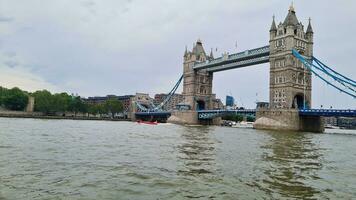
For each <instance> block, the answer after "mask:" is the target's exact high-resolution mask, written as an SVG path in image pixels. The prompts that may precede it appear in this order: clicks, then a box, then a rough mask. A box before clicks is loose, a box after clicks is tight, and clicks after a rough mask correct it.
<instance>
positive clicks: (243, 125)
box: [232, 122, 253, 128]
mask: <svg viewBox="0 0 356 200" xmlns="http://www.w3.org/2000/svg"><path fill="white" fill-rule="evenodd" d="M232 127H234V128H253V122H239V123H236V124H235V125H233V126H232Z"/></svg>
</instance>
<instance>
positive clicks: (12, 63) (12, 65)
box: [4, 60, 19, 68]
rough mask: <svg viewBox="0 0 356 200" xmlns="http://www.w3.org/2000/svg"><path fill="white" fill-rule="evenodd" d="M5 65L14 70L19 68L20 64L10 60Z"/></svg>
mask: <svg viewBox="0 0 356 200" xmlns="http://www.w3.org/2000/svg"><path fill="white" fill-rule="evenodd" d="M4 64H5V65H6V66H8V67H10V68H14V67H16V66H18V64H19V63H18V62H16V61H13V60H10V61H5V62H4Z"/></svg>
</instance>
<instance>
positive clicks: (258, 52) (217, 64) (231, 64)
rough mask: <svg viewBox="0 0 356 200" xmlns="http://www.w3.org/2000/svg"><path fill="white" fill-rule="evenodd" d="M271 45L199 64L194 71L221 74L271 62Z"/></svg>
mask: <svg viewBox="0 0 356 200" xmlns="http://www.w3.org/2000/svg"><path fill="white" fill-rule="evenodd" d="M269 53H270V47H269V45H267V46H264V47H260V48H256V49H250V50H246V51H243V52H239V53H235V54H231V55H227V54H226V55H223V56H222V57H219V58H216V59H213V60H207V61H205V62H199V63H197V64H195V65H194V67H193V69H194V70H203V69H204V70H207V71H208V72H219V71H224V70H229V69H235V68H241V67H247V66H251V65H257V64H262V63H268V62H269Z"/></svg>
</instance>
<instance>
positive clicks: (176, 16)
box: [0, 0, 356, 107]
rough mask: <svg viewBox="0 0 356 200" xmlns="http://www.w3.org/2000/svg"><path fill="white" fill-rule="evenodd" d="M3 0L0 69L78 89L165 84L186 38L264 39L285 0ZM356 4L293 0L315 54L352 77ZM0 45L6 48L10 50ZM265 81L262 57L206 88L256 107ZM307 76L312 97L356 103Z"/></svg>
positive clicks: (247, 43) (248, 42)
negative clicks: (311, 33) (310, 25)
mask: <svg viewBox="0 0 356 200" xmlns="http://www.w3.org/2000/svg"><path fill="white" fill-rule="evenodd" d="M2 2H4V3H2V5H1V7H0V13H1V15H0V16H11V17H2V18H4V19H5V20H4V23H1V20H0V39H1V41H0V48H1V50H2V51H3V53H2V54H3V55H2V56H3V57H2V58H1V59H2V60H0V61H1V70H2V71H1V74H3V73H5V71H6V73H8V74H11V76H12V77H13V78H12V79H13V80H15V78H16V73H18V74H19V77H21V79H26V76H29V77H31V78H30V80H36V81H35V82H39V83H41V84H40V86H45V85H48V87H57V88H60V89H62V90H64V91H67V92H70V93H78V94H81V95H84V96H94V95H106V94H117V95H120V94H133V93H135V92H148V93H150V94H151V95H153V94H154V93H161V92H168V91H169V90H170V89H171V87H173V85H174V82H175V81H176V80H177V79H178V78H179V76H180V74H181V73H182V59H183V58H182V56H183V52H184V47H185V46H186V45H188V47H189V48H192V43H193V42H195V41H196V40H197V39H198V38H201V39H202V40H203V43H204V47H205V49H206V51H209V50H210V49H211V48H213V49H216V48H218V52H214V54H215V56H220V55H221V53H223V52H225V51H228V52H230V53H234V52H237V51H244V50H246V49H251V48H256V47H260V46H264V45H267V44H268V40H269V32H268V30H269V27H270V24H271V21H272V15H273V14H275V15H276V20H277V21H278V22H279V21H283V20H284V17H285V16H286V14H287V9H288V7H289V4H290V2H287V1H283V0H269V1H261V0H251V1H238V0H226V1H219V0H209V1H206V0H197V1H189V0H181V1H173V0H172V1H169V0H152V1H146V0H133V1H131V0H106V1H102V0H78V1H72V0H53V1H42V0H31V1H21V2H19V1H13V0H2ZM355 4H356V3H355V2H350V1H347V0H341V1H338V2H330V3H328V4H325V3H324V1H321V0H317V1H299V0H298V1H296V2H295V7H296V11H297V15H298V18H299V20H300V21H302V22H303V23H304V24H306V23H307V19H308V17H312V19H313V21H312V22H313V28H314V31H315V46H314V53H315V55H316V56H317V57H319V58H321V59H322V60H323V61H325V62H326V63H328V64H330V65H332V66H337V70H338V71H341V72H343V73H345V74H349V76H351V77H352V76H355V74H356V72H355V68H353V67H350V66H351V63H353V60H352V56H350V55H354V54H355V53H356V52H355V51H356V50H355V49H354V48H353V47H352V44H354V43H355V39H354V37H353V33H354V32H355V31H356V28H354V27H352V26H350V25H349V23H350V22H351V21H356V14H355V12H354V9H355V6H356V5H355ZM314 8H318V9H314ZM325 13H334V14H333V15H327V14H325ZM2 18H1V17H0V19H2ZM5 21H7V22H5ZM344 27H348V28H347V29H346V28H344ZM340 38H347V39H340ZM236 42H237V44H238V47H237V48H236V47H235V44H236ZM331 47H332V48H331ZM340 49H342V50H340ZM5 52H8V53H9V52H10V54H11V52H12V54H13V55H12V56H13V58H11V55H4V54H5ZM13 52H16V53H13ZM3 71H4V72H3ZM3 76H4V75H3ZM268 81H269V66H268V65H259V66H254V67H249V68H246V69H236V70H232V71H228V72H219V73H216V74H214V87H213V90H214V92H215V93H217V95H218V97H220V98H224V97H225V95H226V94H230V93H231V94H233V95H234V96H235V97H236V98H235V99H238V100H239V99H240V100H239V101H240V102H243V103H244V105H245V106H246V107H254V102H255V101H256V99H257V100H268V95H269V94H268V88H269V86H268ZM7 82H8V83H10V82H11V80H7ZM17 82H19V80H18V81H17ZM0 84H1V83H0ZM32 84H35V83H32ZM313 84H314V85H313V87H314V88H313V92H315V93H314V97H315V98H313V99H315V101H314V100H313V103H314V104H315V105H320V104H323V105H331V104H333V105H334V107H337V106H339V107H348V106H354V107H355V106H356V105H355V103H354V102H355V101H354V100H353V99H350V100H347V101H345V100H344V99H346V98H345V97H344V96H342V95H340V94H337V92H333V91H329V92H324V93H323V92H321V91H323V88H324V87H325V86H324V85H323V84H319V82H318V80H313ZM246 85H248V87H246ZM256 93H258V95H257V96H256Z"/></svg>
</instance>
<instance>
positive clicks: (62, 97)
mask: <svg viewBox="0 0 356 200" xmlns="http://www.w3.org/2000/svg"><path fill="white" fill-rule="evenodd" d="M71 100H72V97H71V96H70V95H68V94H67V93H65V92H63V93H59V94H55V95H53V97H52V101H53V102H52V103H53V107H54V111H55V112H65V111H68V110H69V105H70V103H71Z"/></svg>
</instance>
